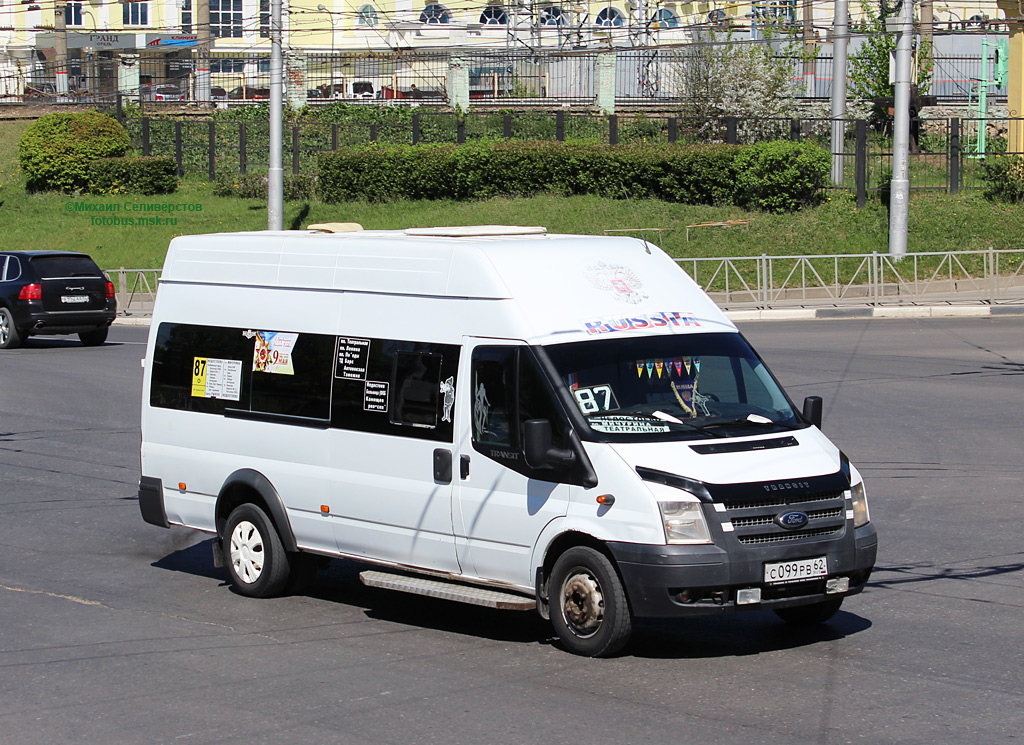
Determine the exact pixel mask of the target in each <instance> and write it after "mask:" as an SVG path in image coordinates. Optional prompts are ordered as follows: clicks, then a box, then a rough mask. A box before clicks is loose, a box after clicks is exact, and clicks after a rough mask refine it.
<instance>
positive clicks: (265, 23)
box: [260, 0, 270, 39]
mask: <svg viewBox="0 0 1024 745" xmlns="http://www.w3.org/2000/svg"><path fill="white" fill-rule="evenodd" d="M260 38H261V39H269V38H270V0H260Z"/></svg>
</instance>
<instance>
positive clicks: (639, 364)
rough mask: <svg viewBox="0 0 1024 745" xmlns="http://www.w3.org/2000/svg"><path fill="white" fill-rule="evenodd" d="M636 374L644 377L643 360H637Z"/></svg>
mask: <svg viewBox="0 0 1024 745" xmlns="http://www.w3.org/2000/svg"><path fill="white" fill-rule="evenodd" d="M636 376H637V377H638V378H642V377H643V376H644V361H643V360H637V361H636Z"/></svg>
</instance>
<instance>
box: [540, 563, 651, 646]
mask: <svg viewBox="0 0 1024 745" xmlns="http://www.w3.org/2000/svg"><path fill="white" fill-rule="evenodd" d="M548 586H549V588H550V590H549V600H548V604H549V606H550V614H551V625H552V626H553V627H554V629H555V634H557V635H558V638H559V639H560V640H561V642H562V644H563V645H564V646H565V648H566V649H568V650H569V651H570V652H572V653H573V654H578V655H581V656H583V657H607V656H609V655H613V654H615V653H616V652H618V651H619V650H620V649H622V648H623V647H624V646H625V645H626V642H628V641H629V637H630V634H631V633H632V631H633V619H632V617H631V615H630V612H629V603H628V601H627V600H626V592H625V590H624V589H623V587H622V580H620V579H619V574H618V572H616V571H615V567H614V566H613V565H612V562H611V561H610V560H609V559H608V557H607V556H605V555H604V554H602V553H600V552H599V551H595V550H594V549H592V548H587V547H585V546H577V547H576V548H571V549H569V550H568V551H566V552H565V553H564V554H562V555H561V556H559V557H558V560H557V561H556V562H555V566H554V567H553V568H552V570H551V581H550V582H549V585H548Z"/></svg>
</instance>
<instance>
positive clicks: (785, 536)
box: [737, 527, 842, 546]
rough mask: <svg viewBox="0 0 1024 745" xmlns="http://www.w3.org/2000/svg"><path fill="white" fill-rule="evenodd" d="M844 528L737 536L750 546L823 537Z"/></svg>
mask: <svg viewBox="0 0 1024 745" xmlns="http://www.w3.org/2000/svg"><path fill="white" fill-rule="evenodd" d="M841 531H842V528H841V527H839V528H818V529H817V530H796V531H789V532H786V533H771V534H764V533H762V534H759V535H741V536H737V538H738V540H739V542H740V543H742V544H743V545H744V546H750V545H752V544H761V543H784V542H786V541H800V540H803V539H805V538H821V537H822V536H827V535H836V534H837V533H839V532H841Z"/></svg>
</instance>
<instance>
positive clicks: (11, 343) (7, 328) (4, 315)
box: [0, 308, 21, 349]
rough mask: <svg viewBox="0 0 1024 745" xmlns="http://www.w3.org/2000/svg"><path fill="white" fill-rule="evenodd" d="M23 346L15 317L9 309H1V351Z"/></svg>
mask: <svg viewBox="0 0 1024 745" xmlns="http://www.w3.org/2000/svg"><path fill="white" fill-rule="evenodd" d="M19 344H21V334H19V333H18V327H17V326H15V325H14V316H13V315H11V311H9V310H8V309H7V308H0V349H14V348H15V347H17V346H18V345H19Z"/></svg>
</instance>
